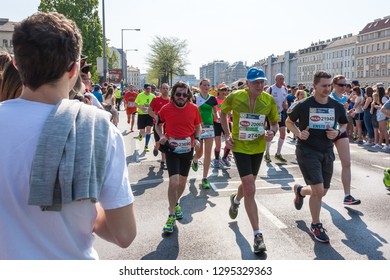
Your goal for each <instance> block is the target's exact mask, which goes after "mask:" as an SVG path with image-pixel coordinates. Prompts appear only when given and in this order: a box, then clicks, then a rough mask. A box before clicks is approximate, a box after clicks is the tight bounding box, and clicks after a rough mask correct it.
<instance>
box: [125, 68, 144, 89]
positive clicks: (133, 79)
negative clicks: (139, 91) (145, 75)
mask: <svg viewBox="0 0 390 280" xmlns="http://www.w3.org/2000/svg"><path fill="white" fill-rule="evenodd" d="M127 83H128V84H129V85H130V84H132V85H134V86H135V88H141V87H142V85H141V72H140V70H139V69H138V67H134V66H128V67H127Z"/></svg>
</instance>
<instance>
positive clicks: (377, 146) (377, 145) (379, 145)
mask: <svg viewBox="0 0 390 280" xmlns="http://www.w3.org/2000/svg"><path fill="white" fill-rule="evenodd" d="M372 147H373V148H374V149H382V145H381V144H375V145H374V146H372Z"/></svg>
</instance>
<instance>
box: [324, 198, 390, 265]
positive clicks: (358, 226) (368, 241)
mask: <svg viewBox="0 0 390 280" xmlns="http://www.w3.org/2000/svg"><path fill="white" fill-rule="evenodd" d="M322 207H323V208H324V209H326V210H328V211H329V213H330V215H331V217H332V221H333V224H334V225H335V226H336V227H338V228H339V229H340V230H341V231H342V232H343V233H344V234H345V237H346V239H343V240H341V241H342V242H343V243H344V244H345V245H347V246H348V247H349V248H351V249H352V250H354V251H355V252H356V253H358V254H360V255H366V256H367V259H369V260H385V258H384V257H383V253H382V252H381V251H379V248H380V247H382V246H383V243H386V244H387V241H386V240H385V239H384V238H382V237H381V236H380V235H379V234H377V233H375V232H373V231H371V230H369V229H368V228H367V224H366V223H365V222H364V221H363V219H362V217H363V216H364V214H363V213H362V212H360V211H358V210H355V209H352V208H350V207H345V209H347V211H348V215H349V216H350V217H351V219H349V220H347V219H345V218H344V217H343V216H342V215H341V214H340V213H339V212H338V211H337V210H336V209H334V208H332V207H330V206H329V205H328V204H326V203H323V204H322Z"/></svg>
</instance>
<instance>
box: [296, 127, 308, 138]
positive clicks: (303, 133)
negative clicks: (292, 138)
mask: <svg viewBox="0 0 390 280" xmlns="http://www.w3.org/2000/svg"><path fill="white" fill-rule="evenodd" d="M309 129H310V127H306V129H305V130H303V131H301V132H300V133H299V135H298V137H299V139H301V140H307V138H309V136H310V132H309Z"/></svg>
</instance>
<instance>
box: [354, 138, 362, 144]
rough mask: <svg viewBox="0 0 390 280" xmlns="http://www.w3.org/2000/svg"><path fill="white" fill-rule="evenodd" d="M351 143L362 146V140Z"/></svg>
mask: <svg viewBox="0 0 390 280" xmlns="http://www.w3.org/2000/svg"><path fill="white" fill-rule="evenodd" d="M353 143H356V144H358V145H361V144H363V140H360V139H356V140H355V141H353Z"/></svg>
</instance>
